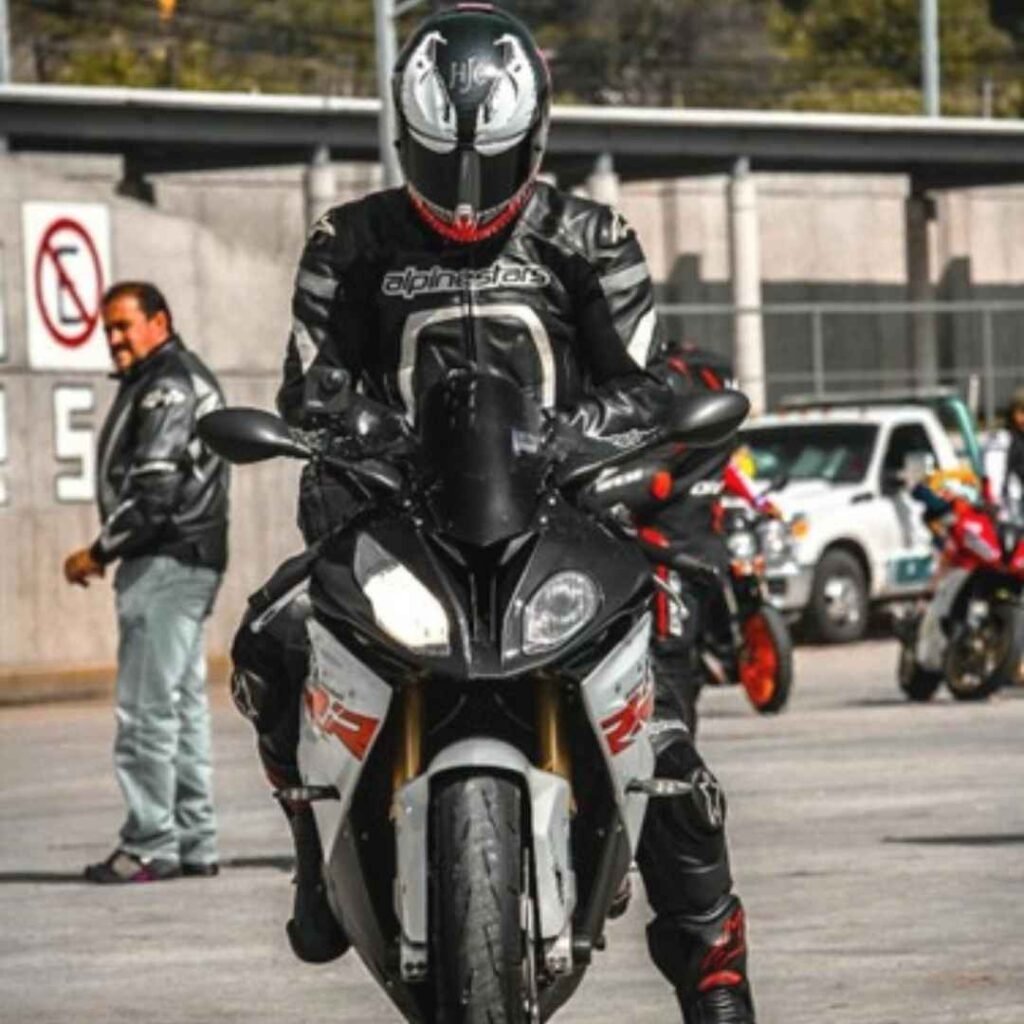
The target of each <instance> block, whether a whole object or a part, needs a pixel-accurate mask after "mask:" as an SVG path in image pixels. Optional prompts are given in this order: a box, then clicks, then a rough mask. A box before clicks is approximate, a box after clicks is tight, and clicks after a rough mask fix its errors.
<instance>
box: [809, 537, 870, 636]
mask: <svg viewBox="0 0 1024 1024" xmlns="http://www.w3.org/2000/svg"><path fill="white" fill-rule="evenodd" d="M807 619H808V625H809V626H810V627H811V630H812V632H813V633H814V635H815V636H816V637H817V638H818V639H819V640H821V641H823V642H824V643H827V644H844V643H850V642H851V641H853V640H860V639H861V637H863V636H864V634H865V632H866V631H867V628H868V582H867V576H866V574H865V572H864V567H863V566H862V565H861V563H860V559H858V558H857V556H856V555H854V554H852V553H851V552H849V551H844V550H842V549H841V548H833V549H832V550H831V551H826V552H825V554H824V555H822V557H821V561H820V562H818V567H817V569H816V570H815V572H814V585H813V586H812V588H811V600H810V604H809V605H808V606H807Z"/></svg>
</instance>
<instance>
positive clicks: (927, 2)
mask: <svg viewBox="0 0 1024 1024" xmlns="http://www.w3.org/2000/svg"><path fill="white" fill-rule="evenodd" d="M921 91H922V94H923V95H922V99H923V101H924V112H925V113H926V114H927V115H928V116H929V117H938V116H939V115H940V114H941V113H942V99H941V96H940V84H939V0H921Z"/></svg>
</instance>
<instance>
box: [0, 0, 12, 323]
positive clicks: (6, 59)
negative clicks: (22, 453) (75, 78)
mask: <svg viewBox="0 0 1024 1024" xmlns="http://www.w3.org/2000/svg"><path fill="white" fill-rule="evenodd" d="M9 26H10V20H9V18H8V17H7V0H0V86H2V85H7V83H8V82H10V80H11V34H10V29H9ZM6 152H7V136H6V135H0V156H3V155H4V153H6ZM0 327H2V325H0Z"/></svg>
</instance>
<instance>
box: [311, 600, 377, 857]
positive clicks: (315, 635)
mask: <svg viewBox="0 0 1024 1024" xmlns="http://www.w3.org/2000/svg"><path fill="white" fill-rule="evenodd" d="M306 629H307V631H308V633H309V639H310V646H311V658H310V671H309V676H308V678H307V679H306V685H305V689H304V693H303V698H304V699H303V709H302V718H301V721H300V724H299V771H300V772H301V774H302V780H303V782H304V783H305V784H306V785H307V786H334V787H336V788H337V790H338V794H339V797H340V799H339V800H318V801H317V802H316V803H315V804H314V805H313V807H314V811H315V813H316V819H317V826H318V827H319V830H320V837H321V841H322V843H323V847H324V861H325V862H327V861H329V860H330V859H331V852H332V850H333V849H334V843H335V841H336V839H337V837H338V832H339V829H340V828H341V824H342V822H343V821H344V820H345V817H346V815H347V814H348V808H349V804H350V803H351V801H352V794H353V792H354V791H355V788H356V783H357V782H358V781H359V776H360V775H361V774H362V771H363V768H364V767H365V765H366V760H367V758H368V757H369V754H370V751H371V750H372V748H373V744H374V743H375V742H376V740H377V737H378V735H379V734H380V731H381V727H382V726H383V724H384V719H385V717H386V716H387V712H388V705H389V704H390V703H391V692H392V691H391V687H390V686H388V685H387V684H386V683H385V682H384V681H383V680H382V679H381V678H380V677H379V676H377V675H376V674H375V673H373V672H371V671H370V669H368V668H367V667H366V666H365V665H364V664H363V663H362V662H361V661H359V659H358V658H356V657H355V656H354V655H353V654H352V653H351V652H350V651H349V650H348V649H347V648H346V647H344V646H343V645H342V644H341V643H339V641H338V640H336V639H335V638H334V637H333V636H332V635H331V634H330V632H329V631H328V630H327V629H325V628H324V627H323V626H322V625H320V623H319V622H317V621H316V620H315V619H310V620H309V621H308V622H307V624H306Z"/></svg>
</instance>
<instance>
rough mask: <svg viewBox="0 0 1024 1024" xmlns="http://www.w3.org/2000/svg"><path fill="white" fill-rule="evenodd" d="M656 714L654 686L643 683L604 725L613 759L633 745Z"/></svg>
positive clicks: (605, 735)
mask: <svg viewBox="0 0 1024 1024" xmlns="http://www.w3.org/2000/svg"><path fill="white" fill-rule="evenodd" d="M653 714H654V684H653V682H652V681H651V680H649V679H648V680H645V681H644V682H642V683H641V684H640V685H639V686H638V687H637V688H636V689H635V690H633V692H632V693H631V694H630V695H629V697H628V698H627V699H626V704H625V706H624V707H622V708H620V709H619V710H618V711H616V712H615V714H614V715H609V716H608V717H607V718H606V719H605V720H604V721H603V722H602V723H601V729H602V730H603V732H604V738H605V742H606V743H607V744H608V749H609V750H610V751H611V752H612V757H614V756H615V755H616V754H621V753H622V751H624V750H627V749H628V748H629V747H631V746H632V745H633V741H634V740H635V739H636V738H637V736H639V735H640V733H641V732H642V731H643V729H644V726H646V725H647V723H648V722H649V721H650V720H651V715H653Z"/></svg>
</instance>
